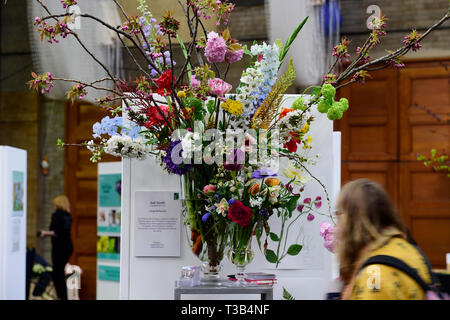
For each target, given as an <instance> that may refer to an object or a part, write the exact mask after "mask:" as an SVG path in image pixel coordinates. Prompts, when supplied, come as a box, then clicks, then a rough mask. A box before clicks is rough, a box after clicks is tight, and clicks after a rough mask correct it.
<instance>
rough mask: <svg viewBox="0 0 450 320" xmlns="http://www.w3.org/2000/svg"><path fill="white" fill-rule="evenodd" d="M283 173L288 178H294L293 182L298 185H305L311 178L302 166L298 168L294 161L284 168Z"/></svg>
mask: <svg viewBox="0 0 450 320" xmlns="http://www.w3.org/2000/svg"><path fill="white" fill-rule="evenodd" d="M283 174H284V175H285V176H286V178H288V179H291V180H293V181H292V182H293V183H295V184H297V185H304V184H305V183H307V182H308V181H309V180H311V178H310V177H309V175H308V174H307V173H306V172H305V171H304V170H303V169H302V168H297V167H296V166H294V165H293V164H292V163H289V165H287V166H286V167H285V168H284V169H283Z"/></svg>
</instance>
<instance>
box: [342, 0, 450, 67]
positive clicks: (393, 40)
mask: <svg viewBox="0 0 450 320" xmlns="http://www.w3.org/2000/svg"><path fill="white" fill-rule="evenodd" d="M370 5H377V6H378V7H380V9H381V11H382V15H385V16H387V18H388V19H389V20H388V21H387V33H388V34H387V36H386V37H383V38H382V43H381V45H379V46H377V47H376V48H375V49H374V50H373V52H372V55H371V56H373V57H377V56H380V55H382V54H384V53H385V52H386V51H385V50H392V49H396V48H398V47H400V46H402V40H403V37H404V36H405V35H406V34H407V33H409V32H410V31H411V29H413V28H415V29H417V30H418V31H419V32H424V31H425V30H426V29H427V28H428V27H430V26H431V25H433V24H434V23H435V22H437V21H439V19H440V18H441V17H442V16H444V15H445V13H446V11H447V8H448V6H449V2H448V0H394V1H393V0H376V1H374V0H340V7H341V13H342V18H343V23H342V26H341V33H342V35H343V36H346V37H348V38H349V39H351V40H352V43H351V45H350V48H351V51H352V52H354V50H355V48H356V46H358V45H362V44H363V43H364V41H365V39H366V38H367V36H368V33H369V32H370V30H368V29H367V25H366V23H367V19H368V18H369V16H370V14H368V13H366V10H367V8H368V7H369V6H370ZM449 29H450V21H447V22H446V23H445V24H443V25H442V26H441V27H440V28H439V29H437V30H435V31H433V33H432V34H431V35H429V36H428V37H427V38H425V39H424V40H423V42H422V45H423V49H422V50H420V51H419V52H416V53H413V52H411V53H408V55H407V57H408V58H423V57H438V56H444V57H449V56H450V46H449V43H450V32H449V31H450V30H449Z"/></svg>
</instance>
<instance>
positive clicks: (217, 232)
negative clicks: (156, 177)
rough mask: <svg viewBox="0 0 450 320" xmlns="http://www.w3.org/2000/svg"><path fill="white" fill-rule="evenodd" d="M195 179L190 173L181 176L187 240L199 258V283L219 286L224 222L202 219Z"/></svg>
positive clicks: (203, 211) (201, 207)
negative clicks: (221, 223) (222, 223)
mask: <svg viewBox="0 0 450 320" xmlns="http://www.w3.org/2000/svg"><path fill="white" fill-rule="evenodd" d="M197 183H198V182H197V181H196V180H195V179H193V177H192V176H191V175H186V176H183V190H184V194H182V197H183V199H182V204H183V216H184V223H185V226H186V228H187V230H186V231H187V235H188V242H189V244H190V247H191V249H192V252H193V254H194V255H195V256H196V257H197V258H198V259H199V260H200V261H201V276H200V284H201V285H207V286H220V285H222V284H223V282H224V279H223V278H222V276H221V271H222V269H223V266H222V260H223V257H224V250H225V245H226V243H225V240H226V239H225V227H226V226H225V225H223V226H222V225H220V224H218V223H217V222H215V221H214V217H213V216H210V217H209V218H208V219H206V220H205V221H203V220H202V217H203V216H204V215H205V214H206V203H205V202H204V201H202V200H201V199H199V198H198V197H197V195H196V194H195V193H194V191H195V190H198V188H196V184H197Z"/></svg>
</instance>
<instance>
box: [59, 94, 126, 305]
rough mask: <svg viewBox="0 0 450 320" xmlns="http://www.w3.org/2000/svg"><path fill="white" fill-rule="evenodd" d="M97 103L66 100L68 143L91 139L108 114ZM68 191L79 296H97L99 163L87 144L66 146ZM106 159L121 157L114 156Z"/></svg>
mask: <svg viewBox="0 0 450 320" xmlns="http://www.w3.org/2000/svg"><path fill="white" fill-rule="evenodd" d="M106 115H107V114H106V112H105V111H104V110H103V109H101V108H99V107H98V106H95V105H92V104H88V103H82V102H76V103H74V104H71V103H67V112H66V140H65V141H66V143H70V144H79V143H82V142H84V141H86V140H90V139H92V125H93V124H94V123H95V122H97V121H99V120H101V119H102V118H103V117H104V116H106ZM65 152H66V153H65V156H66V160H65V192H66V194H67V196H68V197H69V200H70V203H71V208H72V216H73V225H72V239H73V242H74V253H73V255H72V258H71V261H70V262H71V263H72V264H76V265H79V266H80V267H81V269H82V270H83V274H82V275H81V289H80V291H79V293H80V299H91V300H93V299H96V286H97V275H96V273H97V164H96V163H92V162H91V161H90V160H89V158H90V157H91V153H90V151H89V150H87V149H86V148H85V147H66V150H65ZM103 158H104V159H103V161H118V158H114V157H112V156H105V157H103Z"/></svg>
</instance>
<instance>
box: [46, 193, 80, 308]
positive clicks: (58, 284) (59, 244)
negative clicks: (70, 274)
mask: <svg viewBox="0 0 450 320" xmlns="http://www.w3.org/2000/svg"><path fill="white" fill-rule="evenodd" d="M53 206H54V207H55V212H54V213H53V214H52V219H51V223H50V228H49V229H50V231H45V230H42V231H41V234H40V236H41V238H44V237H47V236H49V237H51V239H52V261H53V273H52V278H53V283H54V285H55V288H56V293H57V294H58V298H59V299H61V300H67V285H66V279H65V273H64V268H65V266H66V263H67V262H69V258H70V256H71V255H72V252H73V244H72V239H71V237H70V229H71V227H72V215H71V214H70V203H69V199H68V198H67V196H65V195H59V196H57V197H55V198H54V199H53Z"/></svg>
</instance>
